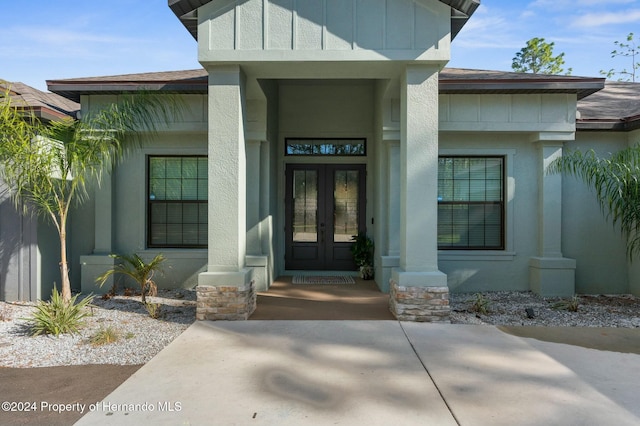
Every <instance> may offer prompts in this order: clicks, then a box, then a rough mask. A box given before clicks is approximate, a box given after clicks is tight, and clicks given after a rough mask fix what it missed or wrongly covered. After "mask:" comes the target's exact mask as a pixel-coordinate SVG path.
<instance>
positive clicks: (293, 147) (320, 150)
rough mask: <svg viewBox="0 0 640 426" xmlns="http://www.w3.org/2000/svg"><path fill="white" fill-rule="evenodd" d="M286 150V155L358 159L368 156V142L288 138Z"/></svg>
mask: <svg viewBox="0 0 640 426" xmlns="http://www.w3.org/2000/svg"><path fill="white" fill-rule="evenodd" d="M284 150H285V151H284V153H285V155H311V156H339V155H340V156H351V157H356V156H364V155H367V140H366V139H364V138H345V139H312V138H287V139H285V142H284Z"/></svg>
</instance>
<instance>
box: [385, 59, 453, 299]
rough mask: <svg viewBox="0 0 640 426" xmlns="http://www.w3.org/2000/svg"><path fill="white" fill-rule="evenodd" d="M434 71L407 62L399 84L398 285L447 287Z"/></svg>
mask: <svg viewBox="0 0 640 426" xmlns="http://www.w3.org/2000/svg"><path fill="white" fill-rule="evenodd" d="M438 70H439V68H438V67H437V66H436V65H410V66H407V68H406V71H405V73H404V76H403V78H402V82H401V97H400V104H401V105H400V106H401V117H400V120H401V128H400V267H399V268H398V269H397V270H396V271H394V273H393V276H392V279H393V281H395V282H396V283H397V284H398V285H399V286H410V287H431V286H435V287H440V286H445V287H446V285H447V277H446V275H445V274H443V273H442V272H440V271H439V270H438V241H437V240H438V201H437V197H438Z"/></svg>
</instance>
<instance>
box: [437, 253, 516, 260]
mask: <svg viewBox="0 0 640 426" xmlns="http://www.w3.org/2000/svg"><path fill="white" fill-rule="evenodd" d="M515 257H516V253H515V252H512V251H503V250H438V260H444V261H448V260H451V261H455V260H466V261H509V260H513V259H514V258H515Z"/></svg>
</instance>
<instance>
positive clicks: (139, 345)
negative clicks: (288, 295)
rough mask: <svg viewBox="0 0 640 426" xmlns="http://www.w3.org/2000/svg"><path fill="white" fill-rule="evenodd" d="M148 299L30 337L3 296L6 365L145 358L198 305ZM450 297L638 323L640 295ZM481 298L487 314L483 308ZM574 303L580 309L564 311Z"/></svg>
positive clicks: (463, 317) (494, 317)
mask: <svg viewBox="0 0 640 426" xmlns="http://www.w3.org/2000/svg"><path fill="white" fill-rule="evenodd" d="M148 301H149V302H150V303H158V304H160V306H161V312H160V316H159V318H158V319H153V318H151V317H150V316H149V314H148V312H147V310H146V309H145V307H144V306H143V305H142V304H141V303H140V297H139V296H123V295H118V296H115V297H112V298H108V299H103V298H96V299H95V300H94V302H93V305H94V307H93V308H92V311H93V314H92V316H89V317H87V318H86V319H85V327H84V328H82V330H81V331H80V333H78V334H72V335H70V334H67V335H61V336H60V337H53V336H45V335H42V336H36V337H31V336H30V335H29V327H28V323H27V321H25V320H24V318H26V317H29V316H30V315H31V313H32V312H33V310H34V303H21V302H0V367H48V366H60V365H83V364H119V365H139V364H144V363H146V362H147V361H149V360H150V359H151V358H152V357H153V356H155V355H156V354H157V353H158V352H159V351H160V350H161V349H162V348H164V347H165V346H166V345H167V344H169V343H170V342H171V341H172V340H173V339H175V338H176V337H178V336H179V335H180V334H181V333H182V332H183V331H184V330H185V329H186V328H187V327H189V325H190V324H192V323H193V322H194V320H195V305H196V302H195V291H193V290H168V291H160V293H159V294H158V296H155V297H150V298H148ZM450 301H451V322H452V324H491V325H506V326H525V325H526V326H570V327H626V328H637V327H640V298H637V297H634V296H631V295H615V296H607V295H583V296H578V297H576V298H575V300H574V299H557V298H555V299H545V298H541V297H539V296H536V295H534V294H532V293H529V292H487V293H479V294H452V295H451V298H450ZM476 302H482V303H476ZM570 302H572V303H570ZM479 304H482V305H484V307H485V308H486V312H478V311H477V309H476V308H477V305H479ZM571 304H573V306H574V307H576V306H577V311H575V312H572V311H571V310H567V309H566V308H568V307H570V306H568V305H571ZM474 305H475V306H474ZM107 328H110V329H111V330H113V331H115V332H116V335H117V341H116V342H114V343H107V344H103V345H95V344H92V343H91V338H92V337H93V336H95V334H96V333H98V332H99V331H102V330H105V329H107Z"/></svg>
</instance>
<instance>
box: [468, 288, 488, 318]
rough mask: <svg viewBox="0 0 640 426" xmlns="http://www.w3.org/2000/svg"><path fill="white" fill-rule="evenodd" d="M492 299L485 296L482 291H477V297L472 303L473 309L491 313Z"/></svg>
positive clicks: (478, 311)
mask: <svg viewBox="0 0 640 426" xmlns="http://www.w3.org/2000/svg"><path fill="white" fill-rule="evenodd" d="M490 304H491V301H490V300H489V299H487V298H486V297H484V296H483V295H482V293H476V299H475V300H474V301H473V304H472V305H471V310H472V311H473V312H477V313H479V314H483V315H487V314H488V313H489V305H490Z"/></svg>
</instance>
